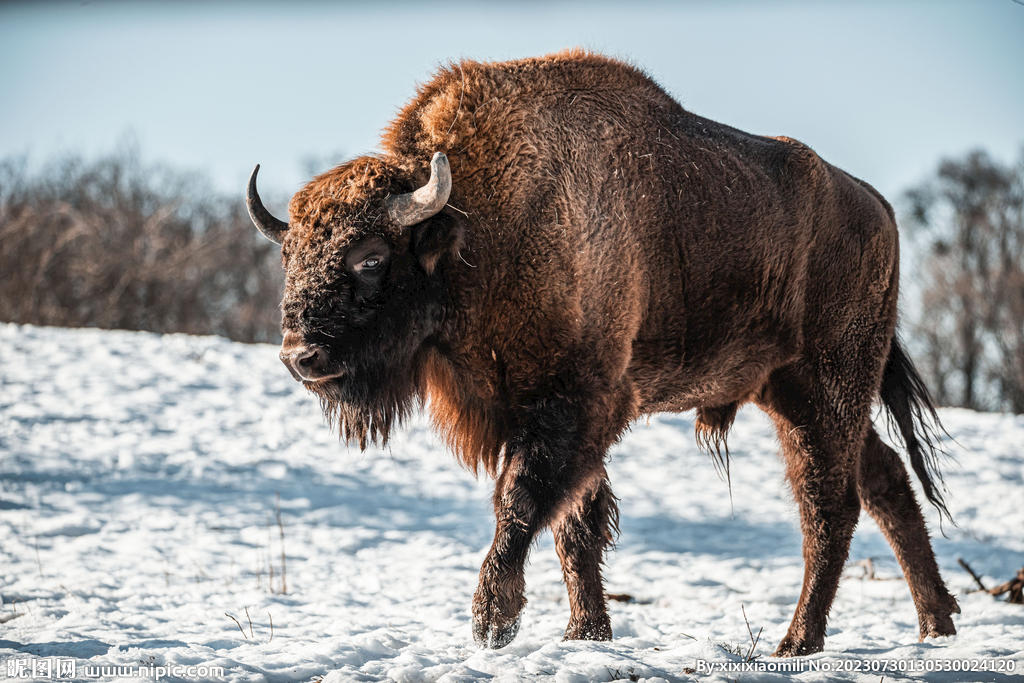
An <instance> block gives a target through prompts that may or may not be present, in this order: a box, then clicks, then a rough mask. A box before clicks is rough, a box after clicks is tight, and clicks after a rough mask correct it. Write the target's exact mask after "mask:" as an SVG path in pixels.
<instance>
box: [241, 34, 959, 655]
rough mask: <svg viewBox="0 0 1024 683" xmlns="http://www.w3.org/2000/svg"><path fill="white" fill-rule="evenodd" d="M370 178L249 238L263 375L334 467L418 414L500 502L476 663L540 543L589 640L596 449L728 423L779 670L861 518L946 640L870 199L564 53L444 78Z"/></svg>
mask: <svg viewBox="0 0 1024 683" xmlns="http://www.w3.org/2000/svg"><path fill="white" fill-rule="evenodd" d="M382 150H383V151H382V152H381V153H380V154H379V155H376V156H364V157H360V158H357V159H354V160H352V161H349V162H347V163H345V164H343V165H341V166H339V167H337V168H335V169H333V170H331V171H328V172H327V173H324V174H322V175H320V176H317V177H316V178H314V179H313V180H312V181H311V182H310V183H309V184H307V185H306V186H305V187H304V188H303V189H302V190H300V191H299V192H298V193H297V194H296V195H295V196H294V197H293V198H292V200H291V203H290V205H289V220H288V222H284V221H281V220H278V219H276V218H274V217H273V216H272V215H271V214H270V213H269V212H268V211H267V210H266V209H265V208H263V205H262V203H261V202H260V199H259V195H258V194H257V192H256V172H257V171H258V170H259V167H258V166H257V167H256V170H255V171H253V175H252V178H251V180H250V184H249V192H248V205H249V210H250V214H251V216H252V218H253V221H254V222H255V223H256V226H257V227H258V228H259V229H260V231H261V232H263V234H264V235H266V236H267V237H269V238H270V239H272V240H274V241H275V242H278V243H280V244H281V245H282V258H283V263H284V266H285V270H286V289H285V295H284V301H283V303H282V310H283V331H284V345H283V347H282V351H281V359H282V361H284V363H285V365H287V366H288V370H289V371H290V372H291V373H292V375H293V376H294V377H295V379H297V380H300V381H301V382H303V384H304V385H305V386H306V387H307V388H308V389H309V390H310V391H312V392H313V393H315V394H316V395H317V396H318V397H319V398H320V401H321V403H322V406H323V409H324V411H325V414H326V415H327V416H328V419H329V420H331V421H332V422H333V423H335V424H337V426H338V428H339V431H340V433H341V434H342V435H343V436H344V438H345V439H346V440H351V441H355V442H358V444H359V445H360V447H364V448H365V446H366V445H367V443H370V442H379V443H386V442H387V439H388V435H389V434H390V432H391V429H392V428H393V427H394V426H396V425H398V424H399V423H400V422H401V421H402V419H403V418H404V417H406V416H407V415H409V414H410V412H411V411H413V410H414V409H416V408H417V407H419V406H420V405H426V406H428V407H429V410H430V413H431V415H432V418H433V422H434V424H435V426H436V428H437V430H438V432H439V433H440V434H441V435H442V436H443V437H444V439H445V440H446V442H447V444H448V445H449V446H450V448H451V449H452V450H453V452H454V453H456V454H457V456H458V457H459V459H460V460H461V461H462V462H463V463H464V464H465V465H466V466H467V467H468V468H470V469H471V470H473V471H474V472H475V471H478V469H479V468H480V467H482V468H483V469H484V470H485V471H486V472H487V473H488V474H489V475H491V476H492V477H494V479H495V488H494V512H495V517H496V530H495V534H494V542H493V545H492V546H491V549H490V552H489V553H488V555H487V558H486V560H485V561H484V563H483V567H482V568H481V570H480V583H479V587H478V588H477V591H476V594H475V596H474V598H473V636H474V638H475V639H476V640H477V642H478V643H480V644H481V645H488V646H490V647H502V646H504V645H506V644H507V643H509V642H510V641H511V640H512V639H513V638H514V637H515V634H516V631H517V630H518V625H519V616H520V613H521V611H522V609H523V607H524V605H525V604H526V599H525V597H524V581H523V567H524V563H525V562H526V558H527V554H528V551H529V548H530V545H531V543H532V542H533V540H534V537H535V536H536V535H537V533H538V532H540V531H541V530H543V529H545V528H550V529H551V531H552V532H553V534H554V539H555V546H556V549H557V551H558V556H559V559H560V560H561V565H562V571H563V575H564V579H565V585H566V588H567V590H568V593H569V605H570V610H571V616H570V620H569V625H568V627H567V628H566V631H565V637H566V638H567V639H597V640H606V639H610V638H611V637H612V630H611V624H610V622H609V619H608V612H607V609H606V599H605V594H604V588H603V584H602V577H601V562H602V557H603V553H604V550H605V548H606V547H607V546H608V544H609V543H610V542H611V541H612V539H613V536H614V534H615V533H616V532H617V521H618V512H617V508H616V499H615V497H614V496H613V495H612V489H611V487H610V485H609V482H608V477H607V473H606V471H605V457H606V454H607V451H608V449H609V447H610V446H611V445H612V444H613V443H614V442H615V441H616V440H617V439H618V438H619V437H620V435H621V434H622V433H623V431H624V430H625V429H626V428H627V426H628V425H629V424H630V423H631V422H632V421H634V420H636V419H637V418H639V417H641V416H643V415H645V414H650V413H653V412H658V411H685V410H696V411H697V419H696V424H697V436H698V440H699V441H700V442H701V443H702V445H704V446H705V447H708V448H709V449H710V450H711V451H712V452H716V453H717V452H719V449H720V447H721V446H723V445H724V439H725V435H726V433H727V431H728V429H729V426H730V424H731V423H732V420H733V417H734V416H735V414H736V410H737V408H738V407H739V406H741V405H743V404H745V403H753V404H754V405H756V406H758V407H759V408H760V409H762V410H763V411H765V412H766V413H767V414H768V415H769V416H770V417H771V419H772V420H773V421H774V422H775V425H776V426H777V429H778V436H779V440H780V442H781V445H782V454H783V458H784V462H785V470H786V477H787V479H788V480H789V482H790V484H791V485H792V489H793V495H794V498H795V500H796V502H797V504H798V506H799V511H800V518H801V527H802V529H803V534H804V545H803V556H804V560H805V575H804V584H803V590H802V592H801V594H800V599H799V602H798V604H797V606H796V613H795V616H794V617H793V621H792V623H791V625H790V627H789V631H788V633H787V634H786V637H785V638H784V639H783V640H782V643H781V644H780V645H779V646H778V649H777V650H776V652H775V654H776V655H778V656H790V655H803V654H808V653H812V652H817V651H819V650H821V649H822V648H823V646H824V637H825V623H826V619H827V615H828V611H829V608H830V606H831V603H832V600H833V598H834V596H835V593H836V588H837V586H838V582H839V577H840V573H841V572H842V569H843V565H844V562H845V561H846V558H847V554H848V552H849V544H850V538H851V536H852V534H853V530H854V527H855V525H856V524H857V521H858V517H859V514H860V510H861V509H862V508H863V509H864V510H866V511H867V512H868V514H870V515H871V516H872V517H873V518H874V519H875V521H876V522H877V523H878V526H879V527H880V528H881V530H882V533H883V534H884V535H885V536H886V538H887V539H888V540H889V543H890V544H891V545H892V547H893V550H894V551H895V553H896V557H897V559H898V560H899V563H900V565H901V566H902V568H903V572H904V575H905V576H906V579H907V583H908V585H909V588H910V591H911V594H912V595H913V598H914V604H915V605H916V607H917V613H918V618H919V622H920V635H921V637H922V638H924V637H926V636H944V635H949V634H953V633H955V629H954V626H953V622H952V619H951V618H950V615H951V614H953V613H956V612H959V609H958V607H957V603H956V601H955V600H954V599H953V597H952V596H951V595H950V594H949V593H948V592H947V590H946V588H945V586H944V584H943V582H942V578H941V576H940V575H939V570H938V566H937V565H936V562H935V557H934V554H933V552H932V549H931V542H930V539H929V537H928V531H927V529H926V527H925V522H924V519H923V517H922V513H921V509H920V507H919V505H918V503H917V501H916V500H915V497H914V493H913V490H912V488H911V485H910V481H909V478H908V476H907V470H906V468H905V467H904V464H903V461H902V460H901V459H900V458H899V457H898V456H897V455H896V453H895V452H894V451H893V450H892V449H891V448H889V447H888V446H886V445H885V444H884V443H883V442H882V441H881V439H880V438H879V437H878V434H877V433H876V431H875V429H874V427H873V426H872V423H871V409H872V404H873V403H874V402H875V401H879V402H881V403H882V404H883V405H884V406H885V407H886V408H887V409H888V411H889V413H890V416H891V417H892V419H893V422H894V423H895V424H896V425H897V427H898V431H899V432H900V434H901V436H902V439H903V442H904V444H905V446H906V450H907V452H908V456H909V461H910V464H911V465H912V467H913V469H914V471H915V473H916V474H917V476H918V479H919V480H920V482H921V484H922V486H923V490H924V493H925V495H926V496H927V498H928V499H929V500H930V501H931V502H932V503H933V504H935V505H936V506H937V507H938V508H939V510H940V511H942V512H945V506H944V503H943V501H942V497H941V494H940V492H939V491H938V490H937V488H936V485H935V483H934V481H933V480H934V479H935V478H936V474H937V472H936V470H935V468H934V451H933V448H932V441H931V440H930V439H929V438H928V435H929V431H928V429H927V427H928V425H929V424H930V420H931V419H932V418H935V412H934V408H933V407H932V404H931V401H930V399H929V397H928V394H927V391H926V390H925V388H924V386H923V384H922V383H921V380H920V378H919V376H918V375H917V373H916V372H915V370H914V368H913V365H912V364H911V362H910V360H909V358H908V357H907V356H906V355H905V354H904V352H903V349H902V348H901V346H900V344H899V343H898V341H897V339H896V336H895V326H896V314H897V312H896V304H897V287H898V263H899V258H898V252H899V244H898V235H897V230H896V223H895V220H894V218H893V212H892V209H891V208H890V206H889V205H888V204H887V203H886V201H885V200H884V199H883V198H882V197H881V196H880V195H879V194H878V193H877V192H876V191H875V190H874V189H873V188H872V187H871V186H869V185H868V184H866V183H864V182H861V181H860V180H857V179H856V178H854V177H852V176H850V175H848V174H847V173H844V172H843V171H842V170H840V169H838V168H836V167H835V166H832V165H830V164H828V163H826V162H824V161H823V160H822V159H821V158H820V157H818V156H817V155H816V154H815V153H814V152H813V151H811V150H810V149H809V148H808V147H806V146H805V145H802V144H800V143H799V142H796V141H795V140H791V139H788V138H768V137H760V136H756V135H750V134H747V133H743V132H741V131H739V130H736V129H734V128H730V127H729V126H725V125H722V124H718V123H715V122H713V121H709V120H707V119H704V118H701V117H699V116H697V115H695V114H692V113H689V112H687V111H685V110H684V109H683V108H682V107H680V106H679V104H677V103H676V102H675V101H674V100H673V99H672V98H670V97H669V96H668V95H667V94H666V93H665V92H664V91H663V90H661V88H659V87H658V86H657V85H656V84H655V83H654V82H652V81H651V80H650V79H649V78H648V77H647V76H645V75H644V74H643V73H642V72H640V71H639V70H637V69H635V68H633V67H631V66H628V65H625V64H622V63H620V62H617V61H614V60H611V59H607V58H604V57H601V56H599V55H594V54H588V53H585V52H582V51H578V50H574V51H569V52H564V53H560V54H556V55H551V56H548V57H544V58H539V59H527V60H522V61H514V62H505V63H497V64H488V63H478V62H472V61H463V62H461V63H458V64H452V65H450V66H449V67H448V68H444V69H441V70H440V71H439V73H438V74H437V76H436V77H435V78H434V79H433V80H432V81H430V82H429V83H427V84H425V85H423V86H422V87H421V88H420V90H419V93H418V95H417V96H416V97H415V98H414V100H413V101H411V102H410V103H409V104H408V105H407V106H406V107H405V108H404V109H403V110H402V112H401V113H400V114H399V116H398V117H397V118H396V119H395V120H394V121H393V122H392V123H391V124H390V126H389V127H388V128H387V130H386V132H385V134H384V138H383V143H382Z"/></svg>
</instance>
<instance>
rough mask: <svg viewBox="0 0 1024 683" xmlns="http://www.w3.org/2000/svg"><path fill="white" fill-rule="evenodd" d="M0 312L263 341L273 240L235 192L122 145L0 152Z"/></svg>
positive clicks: (273, 323)
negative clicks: (42, 160)
mask: <svg viewBox="0 0 1024 683" xmlns="http://www.w3.org/2000/svg"><path fill="white" fill-rule="evenodd" d="M0 273H3V276H2V277H3V292H2V294H0V320H5V321H10V322H18V323H33V324H37V325H61V326H68V327H103V328H117V329H136V330H149V331H153V332H185V333H190V334H220V335H224V336H227V337H229V338H231V339H235V340H238V341H247V342H253V341H275V340H277V339H278V336H279V331H278V325H279V321H280V315H279V312H278V302H279V301H280V297H281V291H282V288H283V274H282V272H281V267H280V255H279V251H278V248H277V247H276V246H275V245H273V244H272V243H270V242H269V241H267V240H264V239H262V238H261V237H260V236H259V235H258V234H257V233H256V231H255V230H254V229H253V228H252V225H251V223H250V222H249V218H248V216H247V215H246V211H245V207H244V204H243V203H242V200H241V197H238V198H233V199H228V198H224V197H220V196H217V195H215V194H213V193H212V192H211V191H210V189H209V188H208V185H207V184H206V182H205V181H204V179H203V177H202V176H198V175H188V174H182V173H176V172H173V171H170V170H168V169H166V168H162V167H157V166H152V167H147V166H144V165H143V164H141V163H140V162H139V160H138V155H137V154H136V153H134V152H132V151H130V150H129V151H124V152H120V153H118V154H115V155H112V156H110V157H107V158H104V159H101V160H99V161H96V162H92V163H88V162H85V161H83V160H82V159H80V158H77V157H70V158H66V159H64V160H62V161H60V162H57V163H54V164H50V165H49V166H48V167H47V168H46V169H44V170H43V171H42V172H41V173H39V174H36V175H32V174H30V173H29V172H28V170H27V166H26V164H25V162H24V160H18V159H8V160H6V161H3V162H0Z"/></svg>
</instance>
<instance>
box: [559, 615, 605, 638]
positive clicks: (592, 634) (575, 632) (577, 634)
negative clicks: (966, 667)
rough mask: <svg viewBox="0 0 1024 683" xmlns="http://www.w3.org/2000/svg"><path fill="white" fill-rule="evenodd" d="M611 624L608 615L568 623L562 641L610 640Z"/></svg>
mask: <svg viewBox="0 0 1024 683" xmlns="http://www.w3.org/2000/svg"><path fill="white" fill-rule="evenodd" d="M611 639H612V624H611V621H610V620H609V619H608V615H607V614H605V615H603V617H598V618H596V619H591V620H589V621H580V622H574V621H570V622H569V625H568V626H567V627H566V628H565V636H563V637H562V640H611Z"/></svg>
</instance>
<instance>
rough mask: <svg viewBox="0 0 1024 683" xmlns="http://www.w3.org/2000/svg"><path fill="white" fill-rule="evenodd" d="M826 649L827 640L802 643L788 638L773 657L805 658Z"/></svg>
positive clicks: (783, 640)
mask: <svg viewBox="0 0 1024 683" xmlns="http://www.w3.org/2000/svg"><path fill="white" fill-rule="evenodd" d="M824 649H825V640H824V639H822V640H820V641H805V642H800V641H797V640H795V639H792V638H790V637H789V636H786V637H785V638H783V639H782V642H781V643H779V646H778V647H777V648H776V649H775V652H773V653H772V657H803V656H804V655H813V654H814V653H816V652H821V651H822V650H824Z"/></svg>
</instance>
